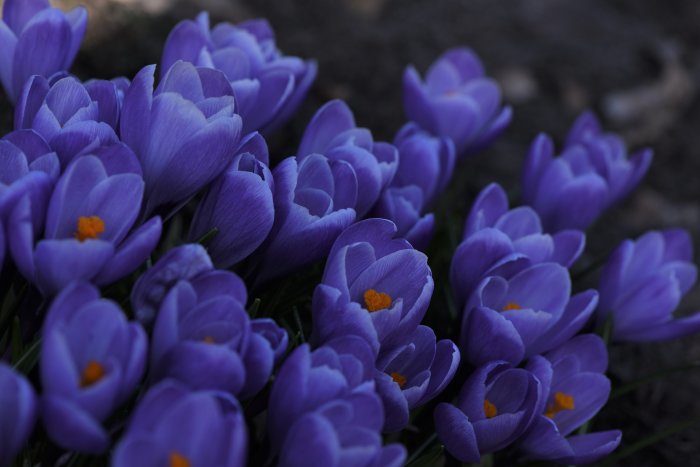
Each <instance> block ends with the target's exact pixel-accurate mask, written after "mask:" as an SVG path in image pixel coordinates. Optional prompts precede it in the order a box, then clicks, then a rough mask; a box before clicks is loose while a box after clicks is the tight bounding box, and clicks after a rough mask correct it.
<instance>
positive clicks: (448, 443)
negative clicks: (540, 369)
mask: <svg viewBox="0 0 700 467" xmlns="http://www.w3.org/2000/svg"><path fill="white" fill-rule="evenodd" d="M542 391H543V388H542V385H541V384H540V382H539V381H538V379H537V378H536V377H535V375H534V374H533V373H531V372H530V371H527V370H524V369H521V368H510V367H509V365H508V364H507V363H505V362H500V361H495V362H491V363H487V364H486V365H484V366H481V367H479V368H477V369H476V371H474V373H472V374H471V376H470V377H469V378H468V379H467V381H466V382H465V383H464V386H462V389H461V391H460V393H459V396H457V399H456V400H455V402H454V404H448V403H446V402H443V403H441V404H439V405H438V406H437V407H436V408H435V412H434V418H435V431H436V432H437V435H438V438H439V439H440V441H442V443H444V445H445V448H446V449H447V452H449V453H450V454H452V455H453V456H454V457H455V458H457V459H458V460H460V461H461V462H474V463H478V462H479V461H480V459H481V456H482V455H483V454H487V453H491V452H496V451H500V450H501V449H503V448H505V447H507V446H509V445H511V444H512V443H513V442H515V441H516V440H517V439H518V438H519V437H520V436H522V434H523V433H524V432H525V430H526V429H527V428H528V427H529V426H530V424H531V423H532V420H533V417H534V416H535V415H537V412H536V410H537V409H538V407H539V406H538V402H539V400H540V399H541V397H542V396H541V393H542Z"/></svg>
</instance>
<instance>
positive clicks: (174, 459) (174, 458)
mask: <svg viewBox="0 0 700 467" xmlns="http://www.w3.org/2000/svg"><path fill="white" fill-rule="evenodd" d="M190 465H192V464H191V463H190V461H189V459H187V458H186V457H185V456H183V455H182V454H180V453H179V452H177V451H173V452H171V453H170V467H190Z"/></svg>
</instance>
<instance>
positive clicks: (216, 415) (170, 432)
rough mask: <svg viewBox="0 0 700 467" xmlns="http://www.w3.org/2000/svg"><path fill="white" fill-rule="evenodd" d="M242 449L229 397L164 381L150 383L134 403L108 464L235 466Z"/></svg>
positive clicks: (241, 461)
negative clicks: (139, 398)
mask: <svg viewBox="0 0 700 467" xmlns="http://www.w3.org/2000/svg"><path fill="white" fill-rule="evenodd" d="M247 451H248V432H247V429H246V425H245V419H244V417H243V410H242V409H241V406H240V404H239V403H238V401H237V400H236V399H235V398H233V397H232V396H231V395H229V394H226V393H222V392H218V391H196V392H192V391H191V390H189V389H188V388H185V387H184V386H182V385H180V384H179V383H177V382H175V381H171V380H168V381H163V382H162V383H160V384H158V385H157V386H154V387H152V388H151V389H150V390H149V391H148V392H147V393H146V395H145V396H144V398H143V400H142V401H141V402H140V403H139V405H138V406H137V407H136V409H135V410H134V412H133V416H132V417H131V420H130V422H129V426H128V427H127V429H126V433H125V434H124V435H123V436H122V438H121V440H120V441H119V444H117V447H116V449H115V450H114V454H113V456H112V461H111V465H113V466H115V467H141V466H142V467H148V466H154V465H170V466H177V467H180V466H189V465H216V466H222V467H240V466H244V465H245V464H246V457H247Z"/></svg>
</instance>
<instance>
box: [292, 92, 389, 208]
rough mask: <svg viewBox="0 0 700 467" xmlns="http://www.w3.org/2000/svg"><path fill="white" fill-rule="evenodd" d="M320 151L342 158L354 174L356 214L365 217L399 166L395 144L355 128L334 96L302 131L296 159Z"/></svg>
mask: <svg viewBox="0 0 700 467" xmlns="http://www.w3.org/2000/svg"><path fill="white" fill-rule="evenodd" d="M311 154H323V155H324V156H326V157H327V158H328V159H329V160H331V161H345V162H347V163H348V164H350V165H351V166H352V168H353V169H354V170H355V174H356V175H357V202H356V205H355V211H357V217H358V218H361V217H364V215H365V214H367V212H368V211H369V210H370V209H371V208H372V206H374V204H375V203H376V202H377V200H378V199H379V195H380V194H381V191H382V189H384V187H386V186H388V184H389V183H390V182H391V180H392V178H393V177H394V173H395V172H396V168H397V166H398V152H397V150H396V148H395V147H394V146H393V145H391V144H389V143H384V142H375V141H374V140H373V138H372V133H371V132H370V131H369V130H368V129H367V128H358V127H357V125H356V124H355V117H354V116H353V114H352V111H351V110H350V108H349V107H348V106H347V104H346V103H345V102H343V101H341V100H333V101H330V102H328V103H326V104H325V105H324V106H323V107H321V108H320V109H319V110H318V111H317V112H316V114H315V115H314V117H313V118H312V119H311V122H310V123H309V125H308V126H307V127H306V130H305V131H304V136H303V137H302V140H301V144H300V145H299V151H298V153H297V159H298V160H299V161H303V160H304V159H306V157H308V156H309V155H311Z"/></svg>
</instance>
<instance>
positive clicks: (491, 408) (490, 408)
mask: <svg viewBox="0 0 700 467" xmlns="http://www.w3.org/2000/svg"><path fill="white" fill-rule="evenodd" d="M484 415H486V418H493V417H495V416H496V415H498V410H497V409H496V406H495V405H493V404H492V403H491V401H490V400H488V399H484Z"/></svg>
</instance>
